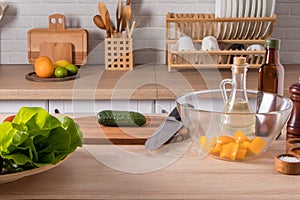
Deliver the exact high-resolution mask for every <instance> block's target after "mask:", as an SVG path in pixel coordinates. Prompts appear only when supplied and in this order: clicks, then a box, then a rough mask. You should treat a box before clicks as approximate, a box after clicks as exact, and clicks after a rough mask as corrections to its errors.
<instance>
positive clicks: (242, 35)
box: [166, 13, 277, 71]
mask: <svg viewBox="0 0 300 200" xmlns="http://www.w3.org/2000/svg"><path fill="white" fill-rule="evenodd" d="M276 18H277V16H276V15H273V16H272V17H247V18H215V15H214V14H188V13H187V14H176V13H168V14H167V17H166V26H167V27H166V28H167V30H166V45H167V47H166V48H167V54H166V60H167V64H168V71H171V70H172V68H195V67H196V68H197V67H199V68H211V67H217V68H230V67H231V65H232V62H233V57H234V56H245V57H246V58H247V62H248V63H249V66H250V67H251V68H258V67H260V65H262V64H263V62H264V56H265V50H262V51H261V50H244V49H243V50H227V49H228V48H229V47H230V46H231V45H233V44H243V45H244V46H245V49H247V48H248V47H249V46H250V45H252V44H261V45H264V42H265V39H266V38H269V37H270V36H271V35H272V32H273V28H274V23H275V21H276ZM229 30H231V31H229ZM230 32H231V33H230ZM236 33H237V34H236ZM182 36H189V37H191V39H192V40H193V42H194V44H200V45H201V44H202V40H203V38H205V37H206V36H214V37H215V38H216V39H217V40H218V44H219V48H220V50H209V51H203V50H195V51H178V49H176V44H177V41H178V39H179V38H180V37H182Z"/></svg>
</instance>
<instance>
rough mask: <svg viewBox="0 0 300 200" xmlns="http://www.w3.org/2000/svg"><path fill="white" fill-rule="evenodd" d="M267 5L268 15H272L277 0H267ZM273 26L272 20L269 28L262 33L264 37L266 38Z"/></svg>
mask: <svg viewBox="0 0 300 200" xmlns="http://www.w3.org/2000/svg"><path fill="white" fill-rule="evenodd" d="M266 5H267V7H266V17H272V16H273V15H274V13H275V0H267V4H266ZM270 26H271V22H269V23H268V25H267V28H266V30H265V32H264V34H263V35H262V38H265V37H266V36H267V34H268V33H269V29H270Z"/></svg>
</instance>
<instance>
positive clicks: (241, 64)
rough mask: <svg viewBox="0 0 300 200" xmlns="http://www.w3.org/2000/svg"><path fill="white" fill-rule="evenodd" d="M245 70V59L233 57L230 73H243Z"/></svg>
mask: <svg viewBox="0 0 300 200" xmlns="http://www.w3.org/2000/svg"><path fill="white" fill-rule="evenodd" d="M245 68H247V63H246V58H245V57H234V58H233V65H232V68H231V70H232V72H233V73H236V74H240V73H244V71H245V70H246V69H245Z"/></svg>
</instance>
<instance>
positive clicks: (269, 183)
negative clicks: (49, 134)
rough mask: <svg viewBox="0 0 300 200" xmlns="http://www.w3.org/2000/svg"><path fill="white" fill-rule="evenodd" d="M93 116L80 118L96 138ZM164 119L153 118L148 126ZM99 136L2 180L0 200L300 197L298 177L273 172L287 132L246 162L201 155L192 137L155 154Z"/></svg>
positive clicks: (81, 125) (95, 125)
mask: <svg viewBox="0 0 300 200" xmlns="http://www.w3.org/2000/svg"><path fill="white" fill-rule="evenodd" d="M1 116H2V118H3V117H5V116H4V115H1ZM154 117H155V116H154ZM90 121H92V120H90V119H89V120H88V121H87V119H86V118H83V119H81V120H80V119H77V122H78V123H79V125H80V127H82V131H83V133H84V137H88V138H90V139H93V138H94V139H95V136H96V135H97V134H96V133H99V125H97V124H96V122H93V123H91V122H90ZM159 124H160V122H159V121H157V120H153V126H151V127H150V129H149V130H154V129H155V126H156V127H157V126H158V125H159ZM136 132H138V131H136ZM148 132H149V131H148ZM150 132H151V131H150ZM283 132H284V131H283ZM95 134H96V135H95ZM140 134H144V132H141V133H140ZM140 136H141V135H140ZM99 137H101V136H99ZM94 141H95V142H96V143H94V144H85V145H84V146H83V147H82V148H78V149H77V150H76V152H75V153H74V154H73V155H72V156H71V158H70V159H68V160H66V161H65V162H63V163H62V164H61V165H59V166H57V167H55V168H52V169H50V170H48V171H45V172H41V173H39V174H35V175H32V176H28V177H25V178H22V179H19V180H16V181H13V182H10V183H4V184H0V194H1V197H0V199H238V200H239V199H264V200H265V199H272V200H276V199H299V198H300V192H299V191H300V182H299V180H298V179H299V176H291V175H283V174H280V173H277V172H275V171H274V160H273V159H274V157H275V156H276V155H278V154H281V153H283V152H284V150H285V137H284V133H283V135H282V136H281V137H280V138H279V140H277V141H275V142H273V143H272V145H271V146H270V147H269V149H268V150H267V151H266V152H265V153H264V154H263V155H262V156H261V157H259V158H257V159H254V160H250V161H245V162H229V161H221V160H217V159H214V158H211V157H206V158H204V159H200V158H199V157H198V154H197V153H196V149H197V148H196V146H195V144H192V145H191V140H189V139H187V140H185V141H183V142H180V143H173V144H169V145H165V146H164V148H163V149H160V150H158V151H156V152H152V153H150V152H148V151H147V150H145V148H144V146H143V145H112V144H108V143H99V144H97V142H98V140H94Z"/></svg>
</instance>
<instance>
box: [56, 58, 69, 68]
mask: <svg viewBox="0 0 300 200" xmlns="http://www.w3.org/2000/svg"><path fill="white" fill-rule="evenodd" d="M68 64H70V62H69V61H67V60H58V61H56V62H55V63H54V67H55V68H56V67H66V66H67V65H68Z"/></svg>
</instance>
